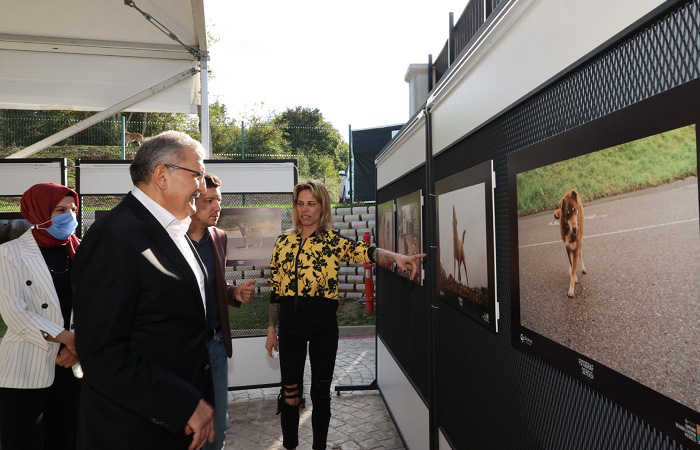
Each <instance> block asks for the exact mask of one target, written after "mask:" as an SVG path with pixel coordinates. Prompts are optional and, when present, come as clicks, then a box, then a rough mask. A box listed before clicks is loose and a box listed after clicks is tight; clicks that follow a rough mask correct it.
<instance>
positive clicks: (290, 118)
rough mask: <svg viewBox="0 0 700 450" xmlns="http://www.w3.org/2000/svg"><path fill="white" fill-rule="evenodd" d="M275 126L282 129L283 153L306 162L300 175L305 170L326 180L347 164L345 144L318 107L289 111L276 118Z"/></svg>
mask: <svg viewBox="0 0 700 450" xmlns="http://www.w3.org/2000/svg"><path fill="white" fill-rule="evenodd" d="M274 123H275V124H276V125H277V126H279V127H280V128H282V130H283V133H282V134H283V137H284V140H285V148H284V150H285V153H290V154H293V155H299V156H303V157H304V158H303V159H305V160H306V161H304V162H303V163H302V162H300V171H301V172H305V170H304V169H305V168H306V167H308V174H309V176H311V177H314V178H322V179H326V178H328V177H336V176H337V172H338V170H339V169H342V168H344V167H345V165H346V164H347V155H348V148H347V144H346V143H344V142H343V140H342V138H341V136H340V132H339V131H338V130H336V129H335V128H334V127H333V125H331V124H330V123H329V122H327V121H326V120H325V119H324V118H323V114H322V113H321V111H320V110H319V109H318V108H309V107H301V106H297V107H295V108H288V109H287V110H285V111H284V112H282V113H280V114H278V115H277V116H276V117H275V119H274ZM305 166H306V167H305Z"/></svg>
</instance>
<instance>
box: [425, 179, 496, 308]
mask: <svg viewBox="0 0 700 450" xmlns="http://www.w3.org/2000/svg"><path fill="white" fill-rule="evenodd" d="M484 198H485V184H484V183H479V184H476V185H473V186H468V187H465V188H462V189H457V190H455V191H451V192H447V193H444V194H440V195H438V202H437V203H438V252H439V256H440V258H439V266H438V289H439V293H440V294H442V295H444V293H445V292H446V291H448V292H451V293H453V294H456V295H457V296H458V297H459V298H460V299H462V300H463V301H469V302H473V303H476V304H478V305H480V306H483V307H486V306H487V305H488V263H487V236H486V206H485V202H484Z"/></svg>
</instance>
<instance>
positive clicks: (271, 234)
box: [217, 208, 282, 267]
mask: <svg viewBox="0 0 700 450" xmlns="http://www.w3.org/2000/svg"><path fill="white" fill-rule="evenodd" d="M217 227H219V228H221V229H222V230H224V231H225V232H226V236H227V237H228V247H227V249H226V253H227V258H228V259H227V260H226V265H227V266H233V267H236V266H269V265H270V258H271V257H272V250H273V248H274V246H275V240H276V239H277V236H279V235H280V233H282V210H281V209H280V208H225V209H222V210H221V216H220V217H219V223H218V224H217Z"/></svg>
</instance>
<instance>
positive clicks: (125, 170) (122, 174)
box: [78, 161, 296, 195]
mask: <svg viewBox="0 0 700 450" xmlns="http://www.w3.org/2000/svg"><path fill="white" fill-rule="evenodd" d="M129 164H131V162H130V161H125V162H109V163H107V162H90V161H81V162H80V166H79V167H80V178H79V184H78V186H79V188H80V192H79V193H80V194H81V195H109V194H126V193H127V192H129V191H131V189H132V187H133V183H132V182H131V176H130V175H129ZM205 166H206V169H207V171H208V172H210V173H213V174H215V175H217V176H218V177H219V178H220V179H221V181H222V183H223V186H222V191H223V192H226V193H250V192H255V193H282V192H292V189H293V188H294V184H295V183H294V180H295V177H294V174H295V170H296V167H295V166H294V163H292V162H279V163H277V162H242V161H227V162H221V161H218V162H217V161H205Z"/></svg>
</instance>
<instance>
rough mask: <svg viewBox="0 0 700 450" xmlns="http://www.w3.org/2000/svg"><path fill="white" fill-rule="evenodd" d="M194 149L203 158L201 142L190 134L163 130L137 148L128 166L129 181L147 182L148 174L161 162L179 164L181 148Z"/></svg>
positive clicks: (135, 183)
mask: <svg viewBox="0 0 700 450" xmlns="http://www.w3.org/2000/svg"><path fill="white" fill-rule="evenodd" d="M187 148H191V149H194V150H195V151H196V152H197V153H198V154H199V156H201V157H202V159H204V157H205V152H204V147H202V144H200V143H199V142H197V141H196V140H194V139H193V138H192V137H191V136H190V135H188V134H186V133H182V132H180V131H164V132H162V133H160V134H159V135H158V136H155V137H153V138H151V139H149V140H147V141H146V142H144V143H143V145H142V146H141V147H140V148H139V150H138V152H137V153H136V157H135V158H134V161H133V162H132V163H131V166H130V167H129V173H131V181H132V182H133V183H134V185H137V184H139V183H144V184H148V183H149V181H150V176H151V174H152V173H153V171H154V170H156V167H158V166H159V165H161V164H179V163H180V162H182V161H183V160H184V159H185V155H184V154H183V150H184V149H187Z"/></svg>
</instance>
